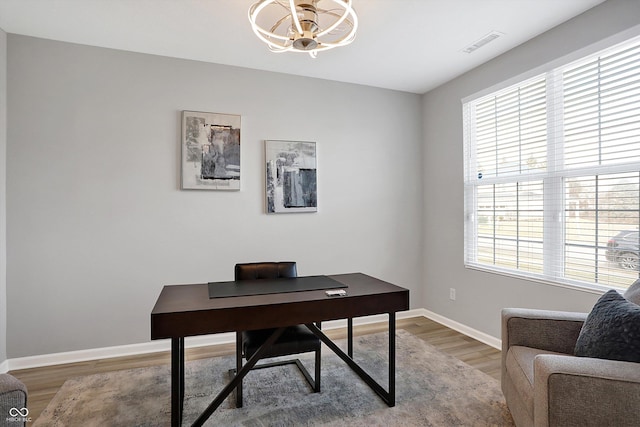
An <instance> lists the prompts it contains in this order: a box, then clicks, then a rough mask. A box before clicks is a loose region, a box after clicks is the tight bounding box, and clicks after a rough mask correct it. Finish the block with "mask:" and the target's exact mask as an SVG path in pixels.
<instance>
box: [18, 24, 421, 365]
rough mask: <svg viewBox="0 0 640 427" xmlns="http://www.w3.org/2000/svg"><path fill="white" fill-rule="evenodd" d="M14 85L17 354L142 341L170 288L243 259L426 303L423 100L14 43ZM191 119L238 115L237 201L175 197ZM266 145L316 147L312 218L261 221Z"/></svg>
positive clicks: (203, 195) (232, 196) (223, 275)
mask: <svg viewBox="0 0 640 427" xmlns="http://www.w3.org/2000/svg"><path fill="white" fill-rule="evenodd" d="M274 60H277V58H276V57H275V56H274ZM318 60H321V59H320V58H318ZM309 65H310V66H312V65H313V61H311V60H310V61H309ZM8 88H9V89H8V91H9V103H8V111H9V128H8V138H7V227H8V235H7V247H8V257H7V262H8V269H7V294H8V324H9V328H8V334H7V350H8V357H11V358H15V357H21V356H29V355H38V354H47V353H54V352H60V351H70V350H78V349H89V348H98V347H105V346H112V345H120V344H129V343H140V342H146V341H148V340H149V331H150V326H149V324H150V322H149V316H150V312H151V309H152V308H153V304H154V302H155V300H156V298H157V296H158V294H159V292H160V290H161V288H162V286H163V285H165V284H177V283H202V282H207V281H216V280H231V279H233V265H234V264H235V263H236V262H249V261H261V260H295V261H297V262H298V269H299V273H300V274H302V275H313V274H331V273H344V272H355V271H361V272H364V273H367V274H371V275H373V276H377V277H379V278H381V279H384V280H388V281H391V282H393V283H396V284H398V285H402V286H405V287H408V288H409V289H410V290H411V299H412V307H419V306H420V302H421V301H422V295H421V285H422V267H421V265H422V253H423V249H422V235H423V230H422V223H423V212H422V208H423V188H422V180H421V177H422V168H421V167H422V165H421V159H422V157H423V156H422V128H421V119H422V117H421V113H420V111H421V97H420V96H418V95H413V94H408V93H402V92H395V91H389V90H381V89H374V88H369V87H364V86H357V85H350V84H342V83H335V82H330V81H324V80H318V79H309V78H302V77H292V76H287V75H283V74H276V73H267V72H261V71H255V70H249V69H242V68H234V67H228V66H221V65H215V64H207V63H200V62H194V61H185V60H177V59H171V58H164V57H157V56H150V55H142V54H136V53H128V52H122V51H115V50H108V49H101V48H93V47H87V46H79V45H73V44H67V43H60V42H54V41H47V40H42V39H36V38H29V37H24V36H17V35H13V34H10V35H9V37H8ZM181 110H195V111H210V112H221V113H235V114H241V115H242V191H240V192H215V191H181V190H180V189H179V174H180V167H179V165H180V150H179V139H180V121H181V115H180V113H181ZM264 139H285V140H286V139H289V140H306V141H316V142H317V150H318V166H319V170H318V174H319V176H318V179H319V182H318V203H319V208H318V209H319V211H318V212H317V213H313V214H308V213H307V214H285V215H266V214H265V213H264V212H265V208H264V177H263V175H264V145H263V140H264Z"/></svg>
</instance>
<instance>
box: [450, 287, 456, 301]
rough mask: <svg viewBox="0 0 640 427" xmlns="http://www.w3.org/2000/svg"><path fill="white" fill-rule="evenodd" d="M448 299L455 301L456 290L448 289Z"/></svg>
mask: <svg viewBox="0 0 640 427" xmlns="http://www.w3.org/2000/svg"><path fill="white" fill-rule="evenodd" d="M449 299H450V300H453V301H455V300H456V289H455V288H449Z"/></svg>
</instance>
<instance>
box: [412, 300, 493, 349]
mask: <svg viewBox="0 0 640 427" xmlns="http://www.w3.org/2000/svg"><path fill="white" fill-rule="evenodd" d="M420 314H421V315H422V316H424V317H426V318H427V319H431V320H433V321H434V322H438V323H440V324H442V325H444V326H446V327H448V328H451V329H453V330H454V331H458V332H460V333H461V334H464V335H466V336H468V337H471V338H473V339H476V340H478V341H480V342H481V343H484V344H486V345H488V346H491V347H493V348H495V349H497V350H501V349H502V340H501V339H498V338H496V337H494V336H493V335H489V334H485V333H484V332H481V331H479V330H477V329H473V328H471V327H469V326H467V325H463V324H462V323H458V322H456V321H455V320H451V319H449V318H447V317H444V316H441V315H439V314H436V313H434V312H432V311H429V310H427V309H426V308H422V309H420Z"/></svg>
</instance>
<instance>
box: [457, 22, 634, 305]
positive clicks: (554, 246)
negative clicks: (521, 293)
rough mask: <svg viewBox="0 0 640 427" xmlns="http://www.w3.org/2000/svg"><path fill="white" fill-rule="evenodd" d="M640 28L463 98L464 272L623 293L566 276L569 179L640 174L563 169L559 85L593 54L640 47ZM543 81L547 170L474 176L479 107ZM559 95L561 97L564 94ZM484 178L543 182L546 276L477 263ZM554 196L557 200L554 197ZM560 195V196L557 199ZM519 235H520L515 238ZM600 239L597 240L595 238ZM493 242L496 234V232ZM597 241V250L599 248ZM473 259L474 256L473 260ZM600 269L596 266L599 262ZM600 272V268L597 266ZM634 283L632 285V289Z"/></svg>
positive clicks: (625, 168) (625, 167)
mask: <svg viewBox="0 0 640 427" xmlns="http://www.w3.org/2000/svg"><path fill="white" fill-rule="evenodd" d="M638 34H640V25H639V26H636V27H634V28H633V29H631V30H629V31H625V32H623V33H621V34H618V35H616V36H614V37H610V38H608V39H605V40H603V41H601V42H599V43H596V44H594V45H592V46H589V47H588V48H585V49H582V50H580V51H577V52H574V53H572V54H570V55H567V56H566V57H564V58H560V59H558V60H556V61H554V62H552V63H549V64H546V65H544V66H542V67H538V68H537V69H534V70H531V71H530V72H528V73H525V74H523V75H520V76H517V77H514V78H512V79H509V80H508V81H505V82H503V83H501V84H499V85H496V86H493V87H491V88H487V89H485V90H484V91H481V92H480V93H478V94H475V95H472V96H469V97H466V98H464V99H462V104H463V105H462V106H463V130H464V132H463V133H464V137H463V144H464V150H463V156H464V206H465V212H464V265H465V268H469V269H473V270H480V271H487V272H491V273H496V274H501V275H507V276H511V277H517V278H521V279H527V280H531V281H534V282H540V283H544V284H550V285H554V286H560V287H567V288H571V289H576V288H577V289H581V290H586V291H591V292H596V293H600V292H602V291H603V290H608V289H619V288H618V287H615V286H612V285H608V284H603V283H591V282H584V281H580V280H574V279H571V278H568V277H566V275H565V273H564V271H565V265H564V263H565V251H566V248H567V239H566V221H565V216H566V212H567V210H566V204H565V202H566V201H565V180H566V179H570V178H574V177H586V176H602V175H607V174H612V173H624V172H634V173H640V167H639V166H637V165H635V166H634V165H630V164H621V165H614V166H602V165H598V166H595V167H594V166H587V167H569V168H568V167H565V166H564V163H563V162H564V158H563V157H564V141H563V128H562V126H563V119H562V117H563V116H562V114H563V111H562V106H563V104H562V101H560V102H558V91H557V89H556V88H557V84H558V82H559V81H560V82H561V81H562V73H563V71H564V70H565V69H567V68H569V67H571V66H574V65H576V64H579V63H581V62H586V61H588V60H589V58H592V57H594V56H598V55H600V56H603V55H605V54H606V52H607V51H611V50H613V49H617V48H618V47H619V45H621V44H626V43H640V37H638ZM540 78H544V79H546V80H547V82H546V97H547V100H546V112H547V114H546V119H547V142H546V147H547V155H546V158H547V170H546V172H539V173H535V172H534V173H530V174H526V175H522V174H513V175H511V176H503V177H501V176H497V177H482V178H478V177H477V176H472V175H473V174H475V173H476V171H475V170H473V169H474V167H470V165H473V166H475V165H476V164H477V162H476V160H477V159H476V157H475V156H476V152H475V150H473V149H470V144H471V142H470V140H469V138H470V137H469V134H471V133H473V134H475V131H476V129H475V127H474V125H475V123H476V117H475V113H476V111H475V108H472V106H473V105H476V104H478V103H480V102H482V101H483V100H486V99H487V98H489V97H497V96H498V95H499V94H500V93H504V92H507V91H509V90H513V89H514V87H517V86H524V85H525V84H527V83H528V82H531V81H534V80H536V79H540ZM560 96H561V95H560ZM480 179H482V181H483V182H482V185H491V184H494V188H495V184H498V183H524V182H531V181H536V180H542V181H543V200H544V201H543V203H544V208H543V238H542V244H543V250H542V258H543V267H542V268H543V272H542V273H541V274H538V273H533V272H526V271H522V270H518V269H510V268H504V267H501V266H498V265H495V264H494V265H490V264H483V263H479V262H478V258H477V254H478V218H477V216H478V204H477V200H478V194H477V191H478V187H479V186H480V185H481V184H480ZM554 195H555V196H554ZM558 195H560V196H558ZM518 237H519V236H518V235H517V236H516V238H518ZM596 237H597V236H596ZM493 239H494V241H495V240H496V234H495V232H494V234H493ZM598 246H599V245H598V243H597V241H596V243H595V246H594V248H595V249H596V250H597V249H598ZM474 256H475V258H474V259H470V257H474ZM596 265H597V263H596ZM595 269H596V270H597V267H596V268H595ZM630 284H631V283H629V285H630Z"/></svg>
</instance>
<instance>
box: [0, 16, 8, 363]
mask: <svg viewBox="0 0 640 427" xmlns="http://www.w3.org/2000/svg"><path fill="white" fill-rule="evenodd" d="M6 172H7V33H5V32H4V31H2V30H1V29H0V363H2V362H4V361H5V360H6V359H7V209H6V206H7V204H6V201H7V173H6Z"/></svg>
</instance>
